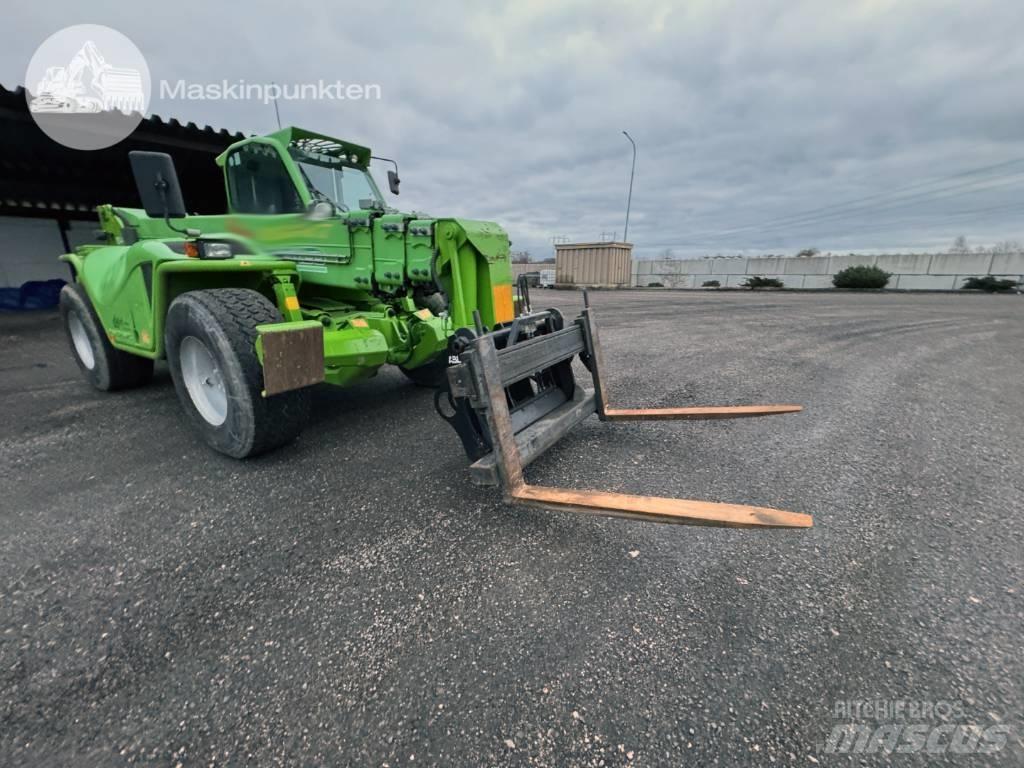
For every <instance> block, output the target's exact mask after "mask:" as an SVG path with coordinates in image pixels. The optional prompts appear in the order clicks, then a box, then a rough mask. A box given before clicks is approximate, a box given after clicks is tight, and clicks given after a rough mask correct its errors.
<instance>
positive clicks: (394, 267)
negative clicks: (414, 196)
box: [373, 213, 406, 291]
mask: <svg viewBox="0 0 1024 768" xmlns="http://www.w3.org/2000/svg"><path fill="white" fill-rule="evenodd" d="M405 221H406V217H405V216H404V215H403V214H401V213H387V214H384V215H383V216H378V217H376V218H375V219H374V221H373V274H374V277H375V278H376V280H377V285H378V286H379V287H380V288H381V289H382V290H385V291H396V290H398V289H399V288H401V287H402V286H404V285H405Z"/></svg>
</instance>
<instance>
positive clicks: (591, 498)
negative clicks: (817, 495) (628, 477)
mask: <svg viewBox="0 0 1024 768" xmlns="http://www.w3.org/2000/svg"><path fill="white" fill-rule="evenodd" d="M508 496H509V500H510V501H512V502H513V503H517V504H525V505H527V506H536V507H542V508H544V509H558V510H561V511H563V512H583V513H590V514H596V515H610V516H613V517H628V518H635V519H640V520H651V521H655V522H661V523H677V524H680V525H709V526H717V527H724V528H810V527H812V526H813V525H814V519H813V518H812V517H811V516H810V515H805V514H801V513H800V512H785V511H783V510H780V509H771V508H770V507H751V506H746V505H744V504H722V503H719V502H714V501H693V500H691V499H667V498H664V497H661V496H633V495H630V494H625V493H610V492H606V491H576V490H571V489H568V488H547V487H544V486H538V485H527V484H525V483H524V484H523V485H520V486H519V487H517V488H513V489H511V492H510V493H509V494H508Z"/></svg>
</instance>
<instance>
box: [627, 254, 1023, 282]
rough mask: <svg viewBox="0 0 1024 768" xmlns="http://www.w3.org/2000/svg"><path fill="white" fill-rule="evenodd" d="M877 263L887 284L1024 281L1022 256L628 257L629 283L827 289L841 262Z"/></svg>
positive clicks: (846, 264) (841, 264)
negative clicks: (755, 280)
mask: <svg viewBox="0 0 1024 768" xmlns="http://www.w3.org/2000/svg"><path fill="white" fill-rule="evenodd" d="M859 265H868V266H870V265H877V266H879V267H881V268H882V269H884V270H885V271H886V272H890V273H892V277H890V278H889V285H888V287H889V288H899V289H902V290H912V291H913V290H953V289H957V288H959V287H960V286H961V285H963V282H964V280H966V279H967V278H968V277H980V276H983V275H997V276H1000V277H1010V278H1014V279H1017V280H1021V281H1024V255H1021V254H1001V255H995V256H993V255H992V254H990V253H988V254H986V253H967V254H959V253H935V254H931V253H924V254H888V255H882V256H860V255H855V256H814V257H812V258H809V259H798V258H796V257H777V256H773V257H770V258H766V259H679V260H669V261H634V262H633V285H635V286H640V287H643V286H646V285H650V284H651V283H661V284H662V285H664V286H665V287H667V288H700V287H701V286H702V285H703V284H704V283H705V282H706V281H708V280H717V281H718V282H719V283H721V284H722V286H723V287H739V286H740V285H742V283H743V282H744V281H745V280H746V279H747V277H749V276H751V275H761V276H763V277H774V278H777V279H779V280H781V281H782V282H783V284H784V285H785V286H786V287H787V288H804V289H814V288H831V287H832V276H833V275H834V274H835V273H836V272H839V271H840V270H843V269H846V268H847V267H852V266H859Z"/></svg>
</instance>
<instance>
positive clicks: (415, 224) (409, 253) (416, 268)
mask: <svg viewBox="0 0 1024 768" xmlns="http://www.w3.org/2000/svg"><path fill="white" fill-rule="evenodd" d="M436 252H437V251H436V249H435V248H434V221H433V219H413V220H411V221H410V222H409V223H408V224H407V225H406V233H405V274H406V275H407V276H408V278H409V281H410V282H412V283H413V284H428V283H432V282H433V279H434V278H433V262H434V254H435V253H436Z"/></svg>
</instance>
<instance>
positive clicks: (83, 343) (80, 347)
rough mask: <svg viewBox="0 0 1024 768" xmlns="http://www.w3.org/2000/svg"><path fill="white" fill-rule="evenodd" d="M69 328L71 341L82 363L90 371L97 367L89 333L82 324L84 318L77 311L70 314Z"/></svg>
mask: <svg viewBox="0 0 1024 768" xmlns="http://www.w3.org/2000/svg"><path fill="white" fill-rule="evenodd" d="M68 330H69V331H70V332H71V343H72V344H74V345H75V354H77V355H78V359H79V360H81V361H82V365H84V366H85V367H86V368H88V369H89V370H90V371H91V370H92V369H93V368H95V367H96V355H95V354H94V353H93V351H92V344H91V343H90V342H89V334H87V333H86V332H85V326H84V325H82V318H80V317H79V316H78V313H77V312H71V313H70V314H69V315H68Z"/></svg>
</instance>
